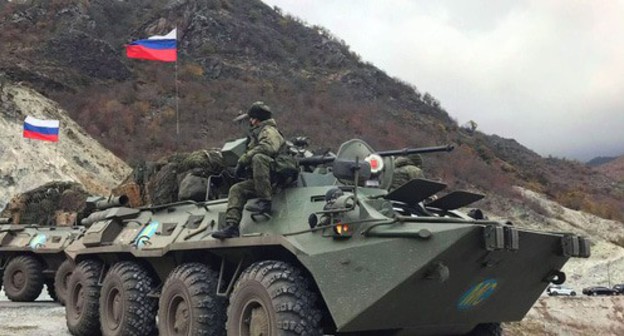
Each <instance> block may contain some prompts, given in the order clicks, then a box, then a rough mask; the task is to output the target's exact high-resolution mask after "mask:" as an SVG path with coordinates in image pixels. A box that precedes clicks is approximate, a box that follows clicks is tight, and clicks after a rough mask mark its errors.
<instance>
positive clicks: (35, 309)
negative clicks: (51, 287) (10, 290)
mask: <svg viewBox="0 0 624 336" xmlns="http://www.w3.org/2000/svg"><path fill="white" fill-rule="evenodd" d="M43 292H44V293H42V294H41V295H40V296H39V298H38V299H37V301H35V302H11V301H9V299H7V297H6V296H5V295H4V291H2V292H0V336H69V335H70V334H69V332H68V331H67V327H66V326H65V307H63V306H61V305H60V304H58V303H56V302H54V301H52V299H51V298H50V296H48V293H47V291H46V290H45V288H44V290H43Z"/></svg>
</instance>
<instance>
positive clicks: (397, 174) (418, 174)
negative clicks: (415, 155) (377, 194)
mask: <svg viewBox="0 0 624 336" xmlns="http://www.w3.org/2000/svg"><path fill="white" fill-rule="evenodd" d="M424 177H425V176H424V174H423V172H422V170H421V169H420V168H418V167H416V166H415V165H414V164H412V162H411V161H410V160H409V159H407V158H404V157H398V158H397V159H396V160H395V161H394V173H393V174H392V185H391V186H390V190H393V189H396V188H398V187H400V186H402V185H403V184H405V183H407V182H408V181H411V180H413V179H416V178H424Z"/></svg>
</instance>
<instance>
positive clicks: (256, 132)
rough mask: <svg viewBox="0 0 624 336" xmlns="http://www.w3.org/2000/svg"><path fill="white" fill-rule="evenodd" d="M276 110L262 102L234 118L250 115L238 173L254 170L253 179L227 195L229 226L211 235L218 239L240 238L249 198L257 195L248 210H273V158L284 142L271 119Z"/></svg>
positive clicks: (242, 183)
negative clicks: (244, 211)
mask: <svg viewBox="0 0 624 336" xmlns="http://www.w3.org/2000/svg"><path fill="white" fill-rule="evenodd" d="M272 115H273V113H272V112H271V109H270V108H269V106H267V105H266V104H264V103H263V102H255V103H253V104H252V105H251V108H249V111H248V112H247V114H243V115H241V116H240V117H238V118H236V119H235V120H242V118H249V125H250V132H249V136H248V139H247V141H248V143H247V150H246V151H245V153H244V154H243V155H241V157H240V158H239V159H238V163H237V164H236V175H237V176H238V177H241V176H243V175H244V174H245V172H248V171H251V176H252V177H251V178H250V179H249V178H248V179H246V180H244V181H241V182H238V183H236V184H234V185H233V186H232V187H231V188H230V191H229V194H228V207H227V212H226V214H225V222H226V227H225V228H224V229H222V230H220V231H217V232H215V233H213V234H212V236H213V237H215V238H218V239H226V238H233V237H238V236H239V235H240V232H239V229H238V227H239V225H240V221H241V218H242V213H243V206H244V205H245V203H246V202H247V200H249V199H250V198H253V197H257V198H258V202H257V203H256V204H255V205H250V206H247V208H246V209H247V210H249V211H253V212H257V213H270V212H271V196H272V187H271V167H272V166H273V163H274V159H275V157H276V156H277V155H278V153H279V152H280V149H282V147H283V146H284V145H285V142H284V138H283V137H282V135H281V134H280V132H279V130H278V129H277V123H276V122H275V120H274V119H273V118H272Z"/></svg>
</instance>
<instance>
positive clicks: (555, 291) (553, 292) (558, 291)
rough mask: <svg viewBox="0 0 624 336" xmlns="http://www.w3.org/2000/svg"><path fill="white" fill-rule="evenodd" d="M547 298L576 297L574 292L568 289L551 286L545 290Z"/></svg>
mask: <svg viewBox="0 0 624 336" xmlns="http://www.w3.org/2000/svg"><path fill="white" fill-rule="evenodd" d="M546 294H548V296H560V295H561V296H576V291H574V289H572V288H570V287H566V286H561V285H551V286H548V288H547V289H546Z"/></svg>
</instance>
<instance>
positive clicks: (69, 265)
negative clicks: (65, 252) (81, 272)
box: [54, 259, 75, 306]
mask: <svg viewBox="0 0 624 336" xmlns="http://www.w3.org/2000/svg"><path fill="white" fill-rule="evenodd" d="M74 267H75V266H74V263H73V262H72V261H71V260H69V259H67V260H65V261H63V263H62V264H61V266H59V268H58V270H56V274H55V275H54V290H55V291H56V296H58V302H59V303H60V304H62V305H63V306H64V305H65V301H67V283H68V281H69V277H70V276H71V275H72V272H73V271H74Z"/></svg>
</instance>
